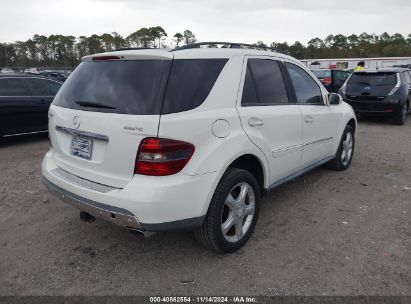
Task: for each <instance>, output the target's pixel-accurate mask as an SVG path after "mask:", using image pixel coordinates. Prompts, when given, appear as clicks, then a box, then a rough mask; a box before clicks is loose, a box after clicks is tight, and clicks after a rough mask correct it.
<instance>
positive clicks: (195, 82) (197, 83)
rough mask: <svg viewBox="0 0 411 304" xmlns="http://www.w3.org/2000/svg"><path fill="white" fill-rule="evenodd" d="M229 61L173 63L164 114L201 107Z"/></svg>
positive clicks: (182, 60) (179, 60)
mask: <svg viewBox="0 0 411 304" xmlns="http://www.w3.org/2000/svg"><path fill="white" fill-rule="evenodd" d="M227 60H228V59H177V60H174V61H173V64H172V66H171V71H170V77H169V79H168V84H167V89H166V93H165V98H164V104H163V110H162V114H170V113H177V112H182V111H188V110H191V109H194V108H196V107H198V106H200V105H201V104H202V103H203V102H204V100H205V99H206V98H207V96H208V94H209V93H210V91H211V89H212V88H213V86H214V84H215V82H216V80H217V78H218V76H219V75H220V73H221V70H222V69H223V67H224V65H225V64H226V62H227Z"/></svg>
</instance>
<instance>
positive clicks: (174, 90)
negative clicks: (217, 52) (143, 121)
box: [53, 58, 227, 115]
mask: <svg viewBox="0 0 411 304" xmlns="http://www.w3.org/2000/svg"><path fill="white" fill-rule="evenodd" d="M226 62H227V59H217V58H213V59H177V60H174V61H173V62H172V61H171V60H135V61H131V60H129V61H103V62H83V63H82V64H80V66H79V67H78V68H77V69H76V70H75V71H74V72H73V74H72V75H71V76H70V77H69V78H68V80H67V81H66V82H65V84H64V85H63V86H62V88H61V90H60V91H59V93H58V94H57V96H56V98H55V100H54V102H53V104H54V105H56V106H60V107H64V108H70V109H78V110H84V111H94V112H107V113H120V114H134V115H159V114H160V112H162V113H164V114H170V113H177V112H182V111H187V110H190V109H194V108H196V107H198V106H199V105H201V104H202V103H203V102H204V100H205V99H206V98H207V96H208V94H209V93H210V91H211V89H212V88H213V86H214V83H215V82H216V80H217V78H218V76H219V75H220V72H221V70H222V69H223V67H224V65H225V63H226ZM163 99H164V104H163V108H162V103H163Z"/></svg>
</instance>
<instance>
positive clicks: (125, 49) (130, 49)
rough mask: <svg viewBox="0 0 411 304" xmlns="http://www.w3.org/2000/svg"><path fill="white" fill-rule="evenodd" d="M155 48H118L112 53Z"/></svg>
mask: <svg viewBox="0 0 411 304" xmlns="http://www.w3.org/2000/svg"><path fill="white" fill-rule="evenodd" d="M154 49H156V48H151V47H136V48H132V47H129V48H119V49H116V50H113V52H117V51H135V50H154Z"/></svg>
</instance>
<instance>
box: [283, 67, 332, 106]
mask: <svg viewBox="0 0 411 304" xmlns="http://www.w3.org/2000/svg"><path fill="white" fill-rule="evenodd" d="M285 66H286V68H287V71H288V74H289V75H290V79H291V82H292V84H293V87H294V91H295V95H296V97H297V102H298V103H300V104H321V105H323V104H324V102H323V98H322V93H321V89H320V87H319V85H318V84H317V83H316V82H315V80H314V79H313V78H312V77H311V76H310V75H309V74H308V73H307V72H306V71H304V70H303V69H302V68H300V67H298V66H296V65H295V64H292V63H288V62H287V63H285Z"/></svg>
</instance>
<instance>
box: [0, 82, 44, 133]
mask: <svg viewBox="0 0 411 304" xmlns="http://www.w3.org/2000/svg"><path fill="white" fill-rule="evenodd" d="M35 107H36V104H35V103H34V102H33V100H32V99H31V97H30V93H29V91H28V89H27V87H26V86H25V85H24V82H23V80H22V79H20V78H17V77H1V78H0V134H2V135H13V134H21V133H27V132H31V131H32V130H31V129H30V126H31V116H32V113H33V111H35Z"/></svg>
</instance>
